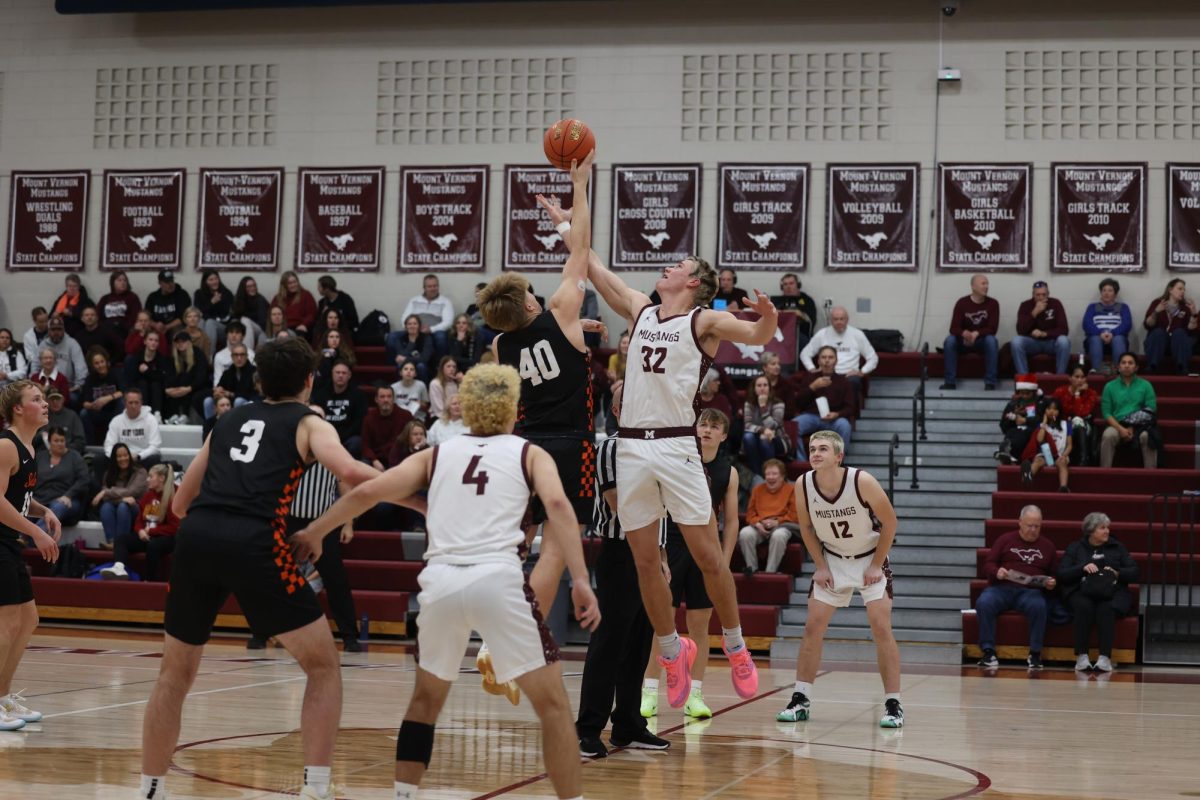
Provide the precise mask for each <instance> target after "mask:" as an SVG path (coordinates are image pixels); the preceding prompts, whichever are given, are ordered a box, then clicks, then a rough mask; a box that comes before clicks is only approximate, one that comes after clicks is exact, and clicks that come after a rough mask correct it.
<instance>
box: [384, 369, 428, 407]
mask: <svg viewBox="0 0 1200 800" xmlns="http://www.w3.org/2000/svg"><path fill="white" fill-rule="evenodd" d="M392 391H393V392H395V393H396V407H397V408H403V409H404V410H405V411H407V412H408V413H410V414H412V415H413V418H414V419H417V420H420V421H421V422H424V421H425V416H426V414H427V413H428V411H429V387H427V386H426V385H425V384H424V383H422V382H421V381H419V380H417V365H416V363H415V362H412V361H409V362H408V363H406V364H405V365H404V366H402V367H400V380H398V381H396V382H395V383H393V384H392Z"/></svg>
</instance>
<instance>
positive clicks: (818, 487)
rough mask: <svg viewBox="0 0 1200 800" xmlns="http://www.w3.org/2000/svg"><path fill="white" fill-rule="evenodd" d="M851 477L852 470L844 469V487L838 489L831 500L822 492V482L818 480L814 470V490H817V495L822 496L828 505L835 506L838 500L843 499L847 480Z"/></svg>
mask: <svg viewBox="0 0 1200 800" xmlns="http://www.w3.org/2000/svg"><path fill="white" fill-rule="evenodd" d="M849 475H850V468H849V467H842V485H841V486H839V487H838V490H837V494H835V495H834V496H833V498H832V499H830V498H828V497H826V496H825V493H824V492H822V491H821V482H820V481H818V480H817V475H816V470H813V489H815V490H816V492H817V494H818V495H820V496H821V499H822V500H824V501H825V502H826V503H829V505H833V504H834V503H836V502H837V501H838V500H840V499H842V492H844V491H846V478H847V476H849Z"/></svg>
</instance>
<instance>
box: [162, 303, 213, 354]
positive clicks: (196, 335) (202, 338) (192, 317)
mask: <svg viewBox="0 0 1200 800" xmlns="http://www.w3.org/2000/svg"><path fill="white" fill-rule="evenodd" d="M178 332H179V331H177V333H178ZM181 332H182V333H186V334H187V335H188V339H189V340H190V341H191V343H192V344H193V345H195V346H196V348H197V349H199V350H200V355H201V356H202V357H203V358H204V363H205V364H208V363H209V362H210V361H212V356H213V342H214V341H215V340H213V339H211V338H210V337H209V335H208V333H206V332H205V330H204V315H203V314H201V313H200V309H198V308H196V307H195V306H189V307H188V308H187V310H185V311H184V312H183V331H181ZM176 341H178V340H177V339H176V338H175V336H174V334H172V337H171V343H172V345H174V343H175V342H176Z"/></svg>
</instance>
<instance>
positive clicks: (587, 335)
mask: <svg viewBox="0 0 1200 800" xmlns="http://www.w3.org/2000/svg"><path fill="white" fill-rule="evenodd" d="M485 285H486V284H485ZM468 313H469V312H468ZM579 319H581V320H584V319H590V320H593V321H595V322H603V320H602V319H601V318H600V298H599V297H597V296H596V291H595V290H594V289H584V290H583V302H582V303H581V304H580V306H579ZM475 334H476V335H477V336H479V337H480V338H481V339H483V347H484V349H487V347H488V346H489V345H490V344H491V343H492V339H494V338H496V337H495V336H494V335H492V334H491V332H490V330H489V331H488V332H487V333H486V334H485V333H484V332H483V331H481V330H479V326H478V325H477V326H476V327H475ZM606 336H607V334H604V335H602V334H601V333H600V331H599V330H595V331H589V330H587V329H586V328H585V329H584V331H583V344H584V346H585V347H587V348H588V349H589V350H595V349H596V348H598V347H603V346H604V345H605V344H607V343H608V342H607V339H606V338H605V337H606ZM475 363H479V362H478V361H476V362H475Z"/></svg>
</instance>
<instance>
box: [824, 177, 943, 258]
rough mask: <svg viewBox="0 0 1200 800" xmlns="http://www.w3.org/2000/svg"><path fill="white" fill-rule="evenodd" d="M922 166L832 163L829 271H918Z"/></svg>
mask: <svg viewBox="0 0 1200 800" xmlns="http://www.w3.org/2000/svg"><path fill="white" fill-rule="evenodd" d="M920 174H921V167H920V165H919V164H830V165H829V166H828V168H827V171H826V175H825V178H826V184H827V188H826V193H825V209H826V211H825V237H826V238H825V267H826V269H830V270H839V269H858V270H889V271H891V270H915V269H916V268H917V192H918V190H919V184H918V180H919V178H920Z"/></svg>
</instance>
